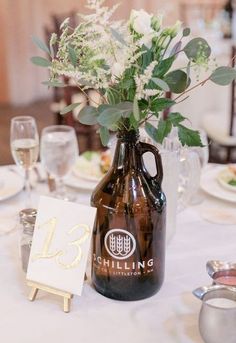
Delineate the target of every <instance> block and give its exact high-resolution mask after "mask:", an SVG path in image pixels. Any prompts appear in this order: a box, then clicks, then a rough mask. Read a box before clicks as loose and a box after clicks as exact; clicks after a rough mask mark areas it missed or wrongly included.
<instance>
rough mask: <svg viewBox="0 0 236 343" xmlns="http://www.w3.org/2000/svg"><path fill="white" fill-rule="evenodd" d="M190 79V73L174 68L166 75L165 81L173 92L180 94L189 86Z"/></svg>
mask: <svg viewBox="0 0 236 343" xmlns="http://www.w3.org/2000/svg"><path fill="white" fill-rule="evenodd" d="M189 81H190V80H189V79H188V75H187V74H186V73H185V72H184V71H182V70H174V71H171V72H170V73H168V74H167V75H166V76H165V82H166V83H167V84H168V86H169V88H170V90H171V91H172V92H173V93H176V94H179V93H182V92H184V91H185V89H187V88H188V86H189V83H190V82H189Z"/></svg>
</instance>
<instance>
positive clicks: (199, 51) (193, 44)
mask: <svg viewBox="0 0 236 343" xmlns="http://www.w3.org/2000/svg"><path fill="white" fill-rule="evenodd" d="M183 50H184V52H185V54H186V56H187V57H188V58H189V59H190V60H193V61H197V60H198V59H199V58H203V59H205V60H206V59H208V58H209V57H210V55H211V48H210V46H209V44H208V43H207V41H206V40H205V39H204V38H194V39H192V40H191V41H190V42H188V44H187V45H186V46H185V47H184V49H183Z"/></svg>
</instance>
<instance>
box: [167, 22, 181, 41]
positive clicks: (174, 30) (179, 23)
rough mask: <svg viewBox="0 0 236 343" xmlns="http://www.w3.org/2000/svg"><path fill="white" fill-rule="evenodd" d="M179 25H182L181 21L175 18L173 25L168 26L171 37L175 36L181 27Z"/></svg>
mask: <svg viewBox="0 0 236 343" xmlns="http://www.w3.org/2000/svg"><path fill="white" fill-rule="evenodd" d="M181 26H182V21H179V20H177V22H176V23H175V25H174V26H172V27H171V28H170V31H171V32H170V35H171V37H173V38H174V37H175V36H177V34H178V33H179V31H180V29H181Z"/></svg>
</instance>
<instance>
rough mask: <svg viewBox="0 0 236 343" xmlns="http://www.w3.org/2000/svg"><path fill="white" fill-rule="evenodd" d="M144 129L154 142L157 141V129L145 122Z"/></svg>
mask: <svg viewBox="0 0 236 343" xmlns="http://www.w3.org/2000/svg"><path fill="white" fill-rule="evenodd" d="M145 131H146V132H147V134H148V135H149V136H150V137H151V138H152V139H153V140H154V141H155V142H157V129H156V128H155V127H154V126H153V125H152V124H150V123H148V122H146V123H145Z"/></svg>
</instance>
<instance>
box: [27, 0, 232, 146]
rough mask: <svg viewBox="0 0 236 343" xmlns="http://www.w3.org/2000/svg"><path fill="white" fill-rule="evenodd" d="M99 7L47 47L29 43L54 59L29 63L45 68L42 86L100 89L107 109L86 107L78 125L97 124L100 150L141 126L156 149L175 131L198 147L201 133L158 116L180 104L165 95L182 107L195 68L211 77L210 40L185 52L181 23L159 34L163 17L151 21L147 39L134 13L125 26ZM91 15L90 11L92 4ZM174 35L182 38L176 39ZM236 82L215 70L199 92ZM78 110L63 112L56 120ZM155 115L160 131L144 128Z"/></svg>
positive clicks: (195, 42) (176, 117)
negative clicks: (182, 58) (113, 136)
mask: <svg viewBox="0 0 236 343" xmlns="http://www.w3.org/2000/svg"><path fill="white" fill-rule="evenodd" d="M101 4H102V1H99V2H98V3H97V5H96V6H97V7H96V10H95V12H94V13H93V14H92V16H91V15H88V16H87V15H83V21H82V22H81V23H80V24H79V25H78V26H77V27H76V28H75V29H74V30H73V29H72V28H70V27H69V26H68V21H66V22H65V23H64V25H63V26H62V30H61V35H60V36H57V34H55V33H54V34H52V36H51V39H50V43H49V47H48V46H47V45H46V44H45V43H44V42H43V41H41V40H40V39H39V38H37V37H34V36H33V38H32V40H33V42H34V44H36V45H37V46H38V48H39V49H40V50H42V51H43V52H44V53H46V54H47V55H48V57H50V58H51V61H50V60H48V59H46V58H44V57H38V56H34V57H32V58H31V61H32V63H34V64H36V65H38V66H41V67H45V68H49V72H50V77H49V81H46V82H43V84H44V85H46V86H48V87H66V86H67V85H66V84H64V83H63V82H62V81H61V80H60V79H61V76H63V75H64V76H66V77H68V75H69V76H71V77H72V78H73V80H74V81H75V82H76V84H77V85H78V87H79V88H80V89H81V87H83V89H85V90H86V89H90V88H91V89H93V88H94V89H96V90H98V92H100V93H101V94H102V99H103V100H104V103H103V104H102V105H100V106H98V107H97V108H96V107H93V106H86V107H85V108H83V109H82V110H81V111H80V113H79V121H80V122H81V123H82V124H86V125H95V124H96V125H100V129H99V134H100V137H101V140H102V143H103V144H104V145H106V144H107V142H108V140H109V131H110V130H111V131H117V130H120V129H127V130H131V129H135V130H138V128H139V127H140V126H142V125H145V130H146V132H147V133H148V134H149V136H150V137H151V138H152V139H154V140H155V141H156V142H159V143H162V142H163V140H164V138H165V137H166V136H167V135H168V134H169V133H170V132H171V130H172V128H173V127H176V128H177V129H178V134H179V139H180V141H181V143H182V144H183V145H187V146H191V145H193V146H202V143H201V140H200V136H199V133H198V132H197V131H194V130H191V129H189V128H187V127H185V126H184V124H183V122H184V121H185V117H183V116H182V115H181V114H180V113H178V112H173V113H170V114H169V115H168V118H166V119H165V120H164V119H163V118H162V113H161V112H162V111H164V110H166V109H168V108H170V107H171V106H173V105H175V104H176V103H177V100H176V102H175V101H174V100H171V99H168V98H167V97H165V93H166V92H172V93H175V94H179V95H178V96H177V97H175V96H173V98H176V99H178V100H179V101H182V100H184V96H185V97H186V93H189V92H190V90H191V89H193V88H196V85H194V86H193V87H192V88H190V87H189V85H190V83H191V70H192V69H194V68H195V69H196V70H198V69H199V68H200V67H203V68H205V70H209V69H208V68H209V57H210V55H211V48H210V46H209V45H208V43H207V41H206V40H205V39H204V38H201V37H198V38H194V39H191V40H189V42H188V43H187V44H186V45H185V46H184V47H182V46H183V42H184V41H185V40H186V37H188V36H189V35H190V32H191V31H190V28H188V27H186V28H181V25H180V23H179V22H177V23H176V24H175V25H174V26H172V27H162V23H161V20H160V18H158V17H157V16H155V15H150V18H151V21H150V22H151V24H150V28H149V29H151V30H154V31H152V32H155V34H154V35H153V37H152V38H150V35H149V34H146V33H143V32H142V30H141V32H139V29H138V28H137V26H139V25H135V24H134V22H135V21H136V20H137V17H136V16H139V15H140V17H139V18H138V19H139V20H140V19H142V16H143V13H139V12H136V13H135V17H131V18H130V20H128V21H126V23H124V22H123V23H122V22H118V21H117V22H113V21H112V20H111V19H110V18H111V15H112V13H113V9H111V10H109V8H106V7H101ZM90 8H91V9H93V10H94V6H93V5H91V6H90ZM91 18H92V21H91ZM145 25H147V26H148V23H144V26H145ZM147 31H148V30H147ZM178 33H179V35H178ZM104 35H105V36H106V39H104ZM177 35H178V37H179V39H178V38H176V40H175V37H176V36H177ZM54 50H55V52H54ZM169 51H170V52H169ZM55 53H56V55H55ZM181 53H183V54H185V55H186V56H187V58H188V60H187V62H186V63H185V64H184V65H183V66H182V68H181V69H176V70H174V69H173V64H174V62H175V60H176V59H177V58H178V56H179V55H180V54H181ZM235 79H236V70H235V69H233V68H230V67H226V66H225V67H218V68H216V70H214V71H211V72H210V75H209V76H208V77H207V78H206V80H203V81H202V82H199V83H198V85H204V84H205V83H206V81H208V80H210V81H212V82H214V83H216V84H218V85H222V86H224V85H228V84H229V83H231V82H232V81H233V80H235ZM88 93H89V92H88ZM88 97H89V95H88ZM88 100H90V99H88ZM79 105H80V104H79V103H75V104H71V105H69V106H66V107H65V108H64V109H63V110H62V111H61V114H66V113H68V112H70V111H72V110H73V109H75V108H76V107H77V106H79ZM153 116H155V117H156V118H158V123H157V125H154V124H151V123H150V122H148V121H149V119H150V118H151V117H153Z"/></svg>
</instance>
